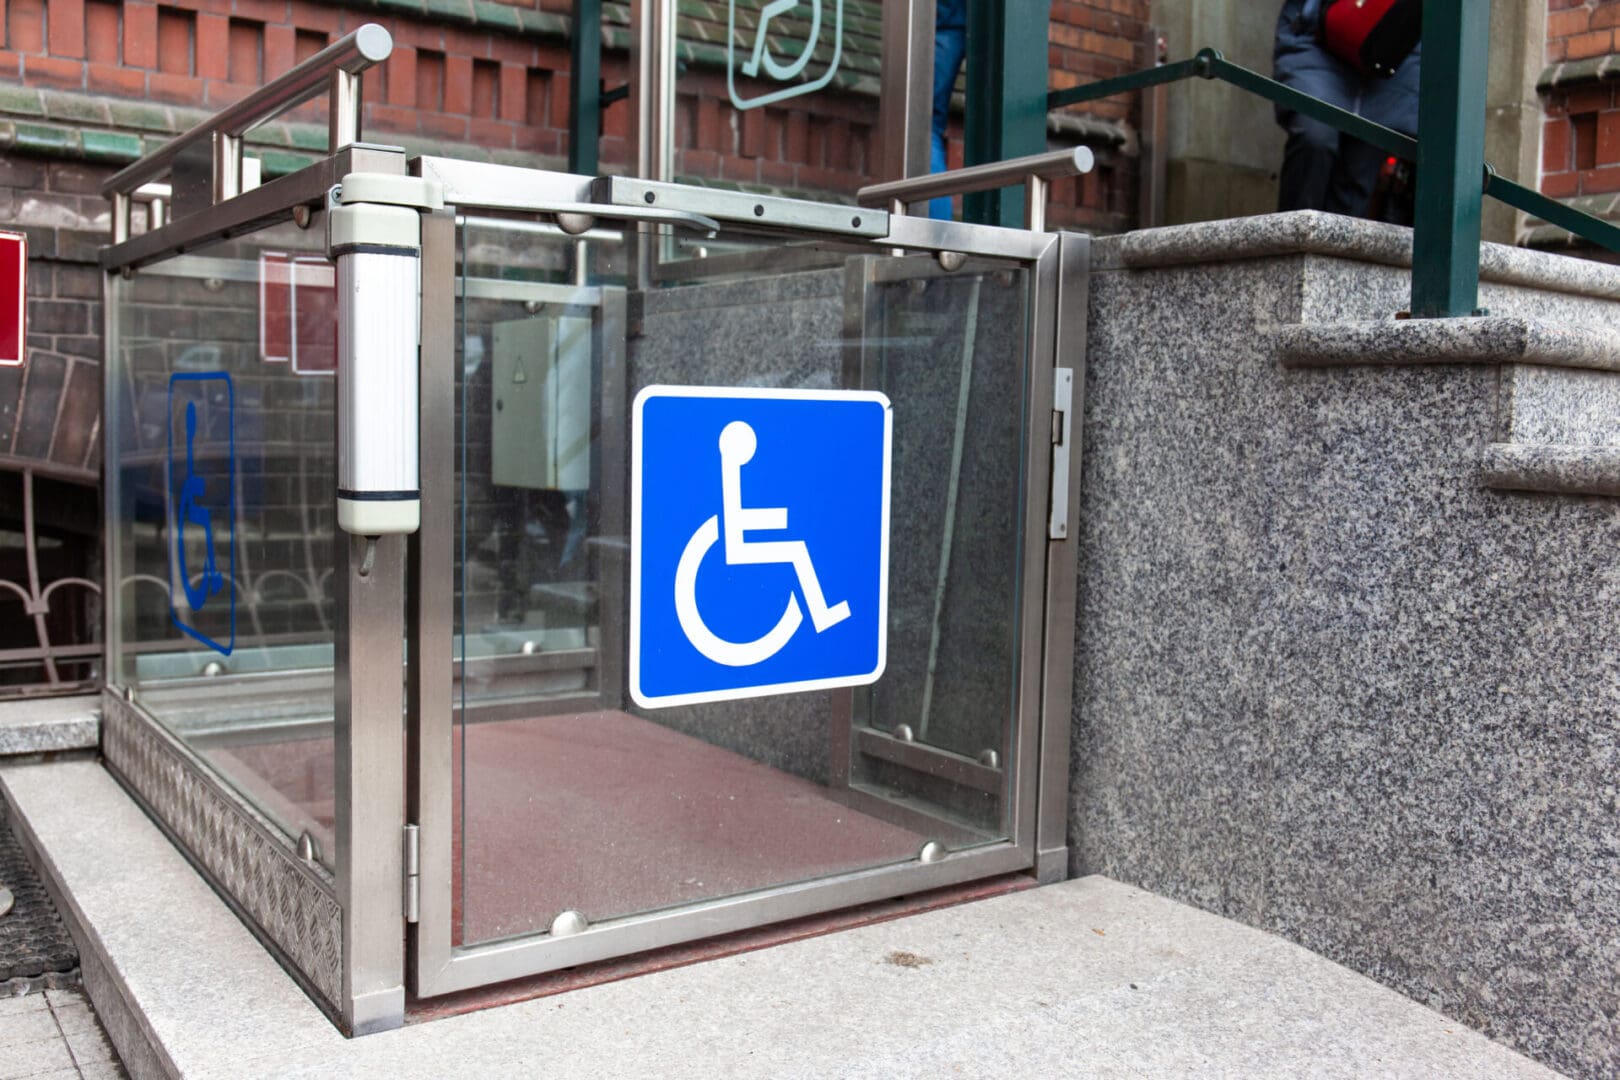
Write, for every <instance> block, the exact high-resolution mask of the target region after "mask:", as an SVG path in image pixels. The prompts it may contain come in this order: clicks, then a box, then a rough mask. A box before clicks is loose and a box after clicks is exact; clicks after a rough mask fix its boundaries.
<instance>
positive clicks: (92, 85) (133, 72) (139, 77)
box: [85, 64, 146, 98]
mask: <svg viewBox="0 0 1620 1080" xmlns="http://www.w3.org/2000/svg"><path fill="white" fill-rule="evenodd" d="M85 82H86V84H87V85H88V87H89V89H90V90H92V91H94V92H95V93H98V94H114V95H117V96H118V97H131V98H143V97H145V96H146V72H144V71H142V70H140V69H139V68H127V67H112V66H110V65H108V64H91V65H90V66H89V67H88V68H86V69H85Z"/></svg>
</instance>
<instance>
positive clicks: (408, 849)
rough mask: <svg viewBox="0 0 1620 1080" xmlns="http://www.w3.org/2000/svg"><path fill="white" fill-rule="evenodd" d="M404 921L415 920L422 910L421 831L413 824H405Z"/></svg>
mask: <svg viewBox="0 0 1620 1080" xmlns="http://www.w3.org/2000/svg"><path fill="white" fill-rule="evenodd" d="M404 864H405V921H406V922H408V923H413V922H416V920H417V918H418V917H419V916H420V915H421V911H422V833H421V830H420V829H418V828H417V827H416V826H415V825H407V826H405V835H404Z"/></svg>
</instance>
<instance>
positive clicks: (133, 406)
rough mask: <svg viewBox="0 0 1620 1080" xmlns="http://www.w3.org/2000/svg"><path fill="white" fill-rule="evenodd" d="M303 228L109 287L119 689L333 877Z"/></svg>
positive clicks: (326, 303)
mask: <svg viewBox="0 0 1620 1080" xmlns="http://www.w3.org/2000/svg"><path fill="white" fill-rule="evenodd" d="M324 233H325V230H324V227H323V226H322V223H321V222H320V221H319V220H317V222H316V223H315V225H314V226H313V227H312V228H310V229H308V230H301V229H298V228H295V227H294V226H292V225H287V226H285V227H283V228H278V229H274V230H267V231H264V232H260V233H257V234H255V235H253V236H251V237H248V238H243V239H239V240H235V241H231V242H229V243H223V244H216V245H213V246H211V247H208V248H206V249H202V250H199V251H198V252H197V253H194V254H188V255H184V256H178V257H175V258H172V259H168V260H166V261H164V262H161V263H158V264H155V265H153V266H149V267H145V268H143V269H141V270H139V271H138V272H136V274H135V275H134V277H133V278H130V279H128V280H115V281H114V287H113V292H112V294H111V298H112V304H113V320H114V325H113V334H112V341H111V342H110V348H109V357H110V359H111V363H110V368H109V372H108V378H110V379H112V380H113V383H112V386H111V387H110V393H109V401H110V404H111V406H112V407H111V408H110V409H109V415H108V417H107V423H108V425H109V440H108V445H109V446H110V447H112V451H111V456H110V460H109V461H108V463H107V475H108V479H109V483H110V484H111V485H112V488H113V500H114V501H113V506H114V508H115V509H114V520H113V521H112V522H111V523H110V524H109V531H110V532H111V534H112V540H111V542H112V546H113V563H114V573H115V574H116V577H117V588H116V589H115V590H114V594H113V595H114V600H113V602H114V603H115V605H116V608H115V626H116V632H115V637H116V640H115V644H114V670H113V673H112V675H113V677H112V681H113V682H114V683H115V684H116V685H118V686H121V687H125V688H128V689H129V690H131V691H133V693H134V699H135V701H136V702H137V703H138V704H139V705H140V706H141V707H142V708H144V709H145V710H146V711H147V712H148V713H150V714H151V715H152V716H154V717H155V718H156V719H157V720H159V721H160V722H161V723H162V724H163V725H164V726H165V727H167V728H168V729H169V730H170V731H171V732H173V733H174V734H175V735H176V736H178V737H179V738H180V739H182V740H183V741H184V742H185V743H186V744H187V745H188V746H190V747H191V748H192V750H194V751H195V752H196V753H198V754H199V755H200V756H202V757H203V758H204V759H206V760H207V761H208V762H209V763H211V764H212V765H213V766H214V767H215V768H216V769H218V771H219V772H220V774H221V775H222V776H224V777H225V778H226V779H227V780H228V781H229V782H230V783H231V784H233V785H234V786H235V787H236V788H237V790H238V791H240V792H241V793H242V794H243V795H244V796H246V797H247V798H248V799H249V800H251V801H252V802H253V803H254V804H256V805H257V806H258V807H259V808H260V809H261V810H262V811H263V812H264V813H265V814H266V815H267V816H268V817H269V818H270V819H271V820H272V821H274V822H275V823H276V824H277V825H279V826H280V827H281V828H282V829H283V830H285V831H286V833H287V834H288V836H289V838H292V839H296V838H298V837H299V836H300V835H301V834H303V833H305V832H308V833H309V834H310V837H311V839H312V840H313V841H314V842H315V845H316V848H317V850H318V851H319V852H320V853H321V857H322V858H323V859H326V860H329V859H330V856H331V852H332V839H331V836H332V834H331V830H332V823H333V812H334V809H333V775H334V774H333V759H332V713H333V682H332V657H333V636H332V633H333V631H332V627H333V617H334V611H333V599H332V585H333V582H332V570H331V568H332V564H333V547H332V536H333V524H334V514H333V507H334V497H335V496H334V490H333V478H334V474H335V468H336V466H335V449H334V447H335V444H334V419H333V417H334V414H333V402H334V379H333V375H332V373H333V366H334V365H333V361H334V353H335V344H336V321H335V315H334V298H335V283H334V280H333V271H332V265H331V263H329V262H328V261H327V260H326V258H325V256H324V255H323V254H322V253H321V238H322V237H323V236H324Z"/></svg>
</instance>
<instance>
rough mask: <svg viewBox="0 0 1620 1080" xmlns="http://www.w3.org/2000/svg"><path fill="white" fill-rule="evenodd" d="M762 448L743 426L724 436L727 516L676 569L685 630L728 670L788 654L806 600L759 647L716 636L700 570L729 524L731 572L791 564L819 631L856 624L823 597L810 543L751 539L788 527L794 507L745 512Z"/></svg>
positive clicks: (790, 608) (704, 532) (791, 603)
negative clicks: (747, 481) (749, 469)
mask: <svg viewBox="0 0 1620 1080" xmlns="http://www.w3.org/2000/svg"><path fill="white" fill-rule="evenodd" d="M758 446H759V442H758V439H757V438H756V437H755V435H754V429H753V428H751V427H749V426H748V425H747V424H745V423H743V422H742V421H741V420H733V421H732V422H731V423H729V424H727V425H726V426H725V429H724V430H723V431H721V432H720V490H721V494H720V511H721V512H720V514H717V515H713V516H711V517H710V518H709V519H708V520H707V521H705V522H704V523H703V524H702V525H699V526H698V528H697V531H696V532H695V533H693V534H692V538H691V539H690V540H688V541H687V542H686V547H685V549H684V550H682V552H681V561H680V562H679V563H678V564H677V565H676V568H675V616H676V618H677V619H678V620H679V621H680V624H681V631H682V633H684V634H685V635H686V639H687V640H688V641H690V642H691V643H692V647H693V648H695V649H697V651H698V652H700V653H702V654H703V655H704V656H706V657H708V658H709V659H710V660H713V661H714V662H715V663H717V664H725V665H726V666H727V667H750V666H752V665H754V664H760V663H763V662H765V661H766V660H769V659H770V658H771V657H773V656H775V655H776V654H777V653H779V652H781V651H782V647H783V646H785V645H786V644H787V643H788V642H789V641H790V640H792V638H793V635H794V634H795V633H797V632H798V630H799V626H800V625H801V624H802V623H803V622H804V613H803V612H802V611H801V610H800V608H799V598H798V596H797V595H796V594H794V593H789V594H788V601H787V607H786V609H784V610H783V612H782V617H781V618H780V619H778V620H777V622H776V625H775V626H774V627H773V628H772V629H771V630H770V631H769V632H767V633H766V634H765V635H764V636H763V637H759V638H756V639H755V640H753V641H747V642H734V641H727V640H725V639H724V638H722V637H720V636H718V635H717V634H715V633H714V632H713V631H711V630H710V629H709V628H708V626H707V625H705V623H704V622H703V616H702V614H700V613H699V611H698V605H697V575H698V568H699V567H700V566H702V565H703V557H704V556H705V555H707V554H708V553H709V549H710V548H712V547H714V545H715V544H716V543H719V541H720V534H721V529H722V524H721V518H722V517H723V518H724V532H725V556H726V564H727V565H728V566H759V565H770V564H784V563H785V564H787V565H790V566H792V567H793V572H794V574H795V576H797V578H798V580H799V588H800V589H802V590H803V591H804V599H805V603H806V604H807V605H809V608H810V623H811V625H812V626H814V627H815V630H816V633H818V634H819V633H821V632H822V631H824V630H830V629H831V628H833V627H834V626H837V625H838V624H839V623H841V622H843V621H844V620H845V619H847V618H849V604H848V603H847V602H846V601H839V602H838V603H836V604H833V605H831V606H829V605H828V603H827V598H826V597H825V596H824V595H823V594H822V591H821V582H820V580H819V579H818V578H817V577H816V566H815V563H814V562H813V561H811V558H810V549H809V547H808V546H806V545H805V543H804V541H802V540H769V541H760V540H749V539H748V538H747V537H746V536H745V535H744V534H745V533H749V532H754V531H763V530H780V529H786V528H787V527H788V512H787V508H786V507H782V506H774V507H769V508H766V507H744V506H743V505H742V467H743V466H744V465H746V464H748V462H749V461H751V460H753V457H754V451H755V450H756V449H757V448H758Z"/></svg>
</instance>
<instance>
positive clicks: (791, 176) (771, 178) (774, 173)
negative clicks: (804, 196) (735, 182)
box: [759, 161, 799, 188]
mask: <svg viewBox="0 0 1620 1080" xmlns="http://www.w3.org/2000/svg"><path fill="white" fill-rule="evenodd" d="M759 180H760V183H762V184H770V185H771V186H772V187H779V188H790V187H794V186H796V185H797V184H798V182H799V167H798V166H797V165H793V164H790V163H789V162H786V161H761V162H760V163H759Z"/></svg>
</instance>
